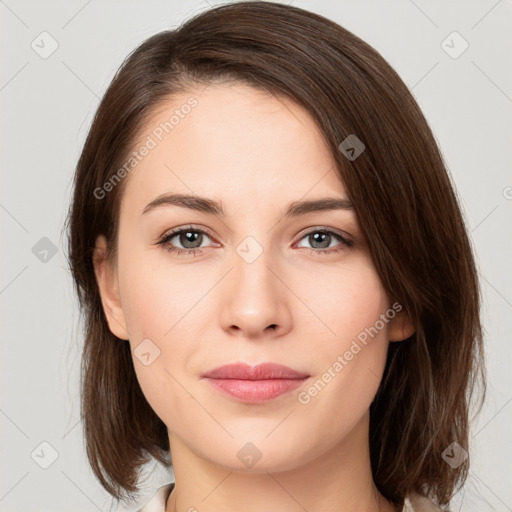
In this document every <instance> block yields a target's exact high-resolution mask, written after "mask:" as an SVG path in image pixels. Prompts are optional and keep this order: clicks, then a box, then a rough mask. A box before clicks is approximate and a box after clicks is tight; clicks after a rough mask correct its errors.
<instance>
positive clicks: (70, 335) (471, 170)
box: [0, 0, 512, 512]
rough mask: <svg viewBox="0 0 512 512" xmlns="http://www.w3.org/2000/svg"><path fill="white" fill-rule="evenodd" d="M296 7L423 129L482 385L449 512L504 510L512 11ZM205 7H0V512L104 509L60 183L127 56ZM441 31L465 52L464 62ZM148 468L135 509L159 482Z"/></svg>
mask: <svg viewBox="0 0 512 512" xmlns="http://www.w3.org/2000/svg"><path fill="white" fill-rule="evenodd" d="M293 3H294V5H297V6H299V7H304V8H306V9H310V10H312V11H315V12H318V13H320V14H323V15H326V16H327V17H329V18H331V19H333V20H335V21H337V22H338V23H340V24H341V25H342V26H344V27H346V28H347V29H349V30H351V31H352V32H354V33H355V34H356V35H358V36H359V37H361V38H363V39H364V40H366V41H367V42H368V43H370V44H371V45H372V46H374V47H375V48H376V49H377V50H378V51H379V52H380V53H381V54H382V55H383V56H384V57H385V58H386V59H387V60H388V62H389V63H390V64H391V65H392V66H393V67H394V68H395V69H396V70H397V72H398V73H399V74H400V76H401V77H402V79H403V80H404V81H405V83H406V84H407V85H408V86H409V88H410V89H411V90H412V92H413V94H414V95H415V97H416V99H417V101H418V103H419V104H420V107H421V108H422V109H423V112H424V113H425V116H426V117H427V119H428V121H429V123H430V124H431V126H432V128H433V131H434V133H435V136H436V139H437V140H438V143H439V145H440V148H441V150H442V153H443V155H444V158H445V160H446V163H447V165H448V167H449V169H450V172H451V174H452V176H453V179H454V181H455V183H456V187H457V191H458V194H459V197H460V200H461V202H462V206H463V209H464V214H465V216H466V219H467V223H468V226H469V231H470V232H471V238H472V241H473V244H474V247H475V251H476V255H477V260H478V265H479V273H480V276H481V281H482V289H483V295H484V308H483V319H484V325H485V334H486V347H487V361H488V372H489V395H488V400H487V402H486V405H485V407H484V410H483V412H482V414H481V416H480V417H479V418H478V420H477V421H476V422H475V423H474V425H473V433H472V434H473V436H472V440H473V446H472V452H471V454H472V457H473V464H472V470H471V474H470V478H469V480H468V483H467V485H466V486H465V488H464V489H463V491H462V492H460V493H459V494H458V495H457V496H456V498H455V500H454V502H453V507H452V510H465V511H475V512H476V511H478V512H482V511H487V510H496V511H511V510H512V486H510V471H511V470H510V460H511V458H512V444H511V440H510V425H511V418H512V405H511V404H510V402H511V400H512V387H511V371H510V368H511V364H512V349H511V345H510V335H509V324H508V320H509V318H510V317H511V315H512V277H511V272H510V271H509V262H510V254H511V252H512V251H511V249H512V241H511V238H512V237H511V220H512V172H511V166H510V164H511V154H510V148H511V147H512V140H511V139H512V137H511V132H512V124H511V122H510V121H511V118H512V69H511V67H510V62H512V61H511V59H510V57H511V55H512V40H511V38H512V36H511V23H512V2H511V0H500V1H496V0H485V1H484V0H481V1H472V2H469V1H449V2H448V1H436V2H434V1H430V2H429V1H426V0H414V1H413V0H396V1H392V2H382V1H377V0H375V1H359V2H350V1H341V2H334V1H332V0H330V1H318V2H303V1H299V0H295V1H294V2H293ZM214 4H215V2H213V1H209V2H205V1H201V2H199V1H197V2H186V3H185V2H177V1H171V0H167V1H145V2H143V1H127V0H124V1H122V2H121V1H118V2H114V1H106V0H101V1H100V0H89V1H85V0H80V1H75V0H73V1H69V0H68V1H66V2H65V1H59V2H58V1H37V2H36V1H22V0H17V1H16V0H5V1H3V0H0V16H1V34H0V37H1V50H0V51H1V53H2V56H1V66H0V70H1V76H0V102H1V130H2V132H1V137H0V145H1V155H2V165H1V188H0V228H1V236H2V251H1V255H2V259H1V267H0V272H1V273H0V311H1V321H2V324H1V329H2V330H1V333H2V335H1V344H2V357H1V360H0V379H1V393H0V450H1V469H0V510H1V511H10V512H15V511H22V510H23V511H24V512H30V511H38V512H41V511H50V510H51V511H52V512H59V511H67V510H69V509H70V508H72V509H73V510H74V511H76V512H80V511H95V510H102V511H103V510H109V509H110V508H111V505H112V502H111V500H110V499H109V496H108V495H107V494H106V493H105V492H104V491H103V490H102V488H101V487H100V486H99V484H98V483H97V482H96V480H95V479H94V478H93V476H92V473H91V470H90V469H89V467H88V464H87V461H86V458H85V452H84V446H83V440H82V431H81V423H80V416H79V396H78V392H77V390H78V380H77V379H78V374H79V364H80V351H81V345H82V340H81V335H80V325H79V319H78V315H77V304H76V300H75V298H74V295H73V289H72V282H71V278H70V275H69V272H68V271H67V262H66V258H65V245H64V241H65V238H64V237H63V236H62V233H61V230H62V226H63V223H64V220H65V216H66V212H67V208H68V204H69V198H70V193H71V179H72V175H73V170H74V166H75V164H76V161H77V158H78V156H79V152H80V150H81V147H82V144H83V142H84V140H85V136H86V133H87V130H88V127H89V125H90V122H91V120H92V116H93V114H94V112H95V109H96V107H97V105H98V103H99V98H100V97H101V96H102V94H103V92H104V91H105V89H106V87H107V85H108V83H109V82H110V80H111V78H112V77H113V74H114V72H115V70H116V69H117V68H118V66H119V65H120V64H121V62H122V60H123V59H124V57H125V56H126V55H127V54H128V53H129V51H131V50H132V49H133V48H135V47H136V46H137V45H139V44H140V43H141V42H142V41H143V40H144V39H146V38H147V37H149V36H150V35H152V34H154V33H156V32H159V31H161V30H164V29H167V28H171V27H174V26H176V25H177V24H178V23H180V22H181V21H182V20H184V19H185V18H187V17H188V16H190V15H191V14H193V13H195V12H198V11H202V10H204V9H206V8H208V7H209V5H214ZM453 31H457V32H458V33H459V34H460V35H461V36H462V38H464V40H465V41H467V43H468V44H469V47H468V48H467V50H466V51H464V52H463V53H462V54H461V55H456V54H458V52H459V51H460V50H461V49H462V48H463V46H462V45H463V44H464V43H463V41H462V40H460V39H457V36H453V35H451V34H452V32H453ZM42 32H47V33H48V34H49V35H41V33H42ZM447 38H448V39H447ZM445 40H446V42H445V43H443V41H445ZM452 41H453V42H452ZM52 44H53V45H55V44H58V47H57V49H56V50H55V51H54V52H53V53H52V54H51V55H45V52H49V51H50V50H52ZM447 45H449V46H452V48H451V49H449V48H448V46H447ZM450 52H451V54H452V55H450V54H449V53H450ZM43 57H46V58H43ZM455 57H456V58H455ZM54 252H55V254H54ZM41 443H48V444H43V445H41ZM54 459H55V460H54ZM44 466H48V467H47V468H46V469H45V468H44ZM151 469H152V468H148V474H151V478H152V479H151V480H149V481H148V497H149V495H150V494H151V492H153V491H154V489H155V488H156V487H157V486H158V485H162V484H163V483H166V482H168V481H171V480H172V475H170V474H165V473H163V472H162V471H159V470H158V468H157V470H156V471H151ZM119 510H125V509H121V508H119ZM126 510H127V509H126Z"/></svg>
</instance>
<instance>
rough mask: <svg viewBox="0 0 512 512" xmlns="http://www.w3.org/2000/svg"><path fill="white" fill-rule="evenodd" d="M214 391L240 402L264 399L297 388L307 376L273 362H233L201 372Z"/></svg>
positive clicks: (261, 400)
mask: <svg viewBox="0 0 512 512" xmlns="http://www.w3.org/2000/svg"><path fill="white" fill-rule="evenodd" d="M202 377H203V378H204V379H206V380H207V381H208V382H209V383H210V384H211V385H212V386H213V387H214V388H215V389H216V390H217V391H220V392H222V393H224V394H227V395H229V396H231V397H234V398H236V399H238V400H241V401H243V402H252V403H256V402H265V401H268V400H272V399H274V398H277V397H278V396H280V395H282V394H284V393H288V392H290V391H293V390H294V389H296V388H298V387H299V386H300V385H301V384H302V383H303V382H304V381H305V380H307V379H308V378H309V377H310V375H309V374H306V373H303V372H299V371H296V370H293V369H292V368H289V367H287V366H283V365H280V364H275V363H262V364H258V365H256V366H250V365H248V364H245V363H235V364H228V365H224V366H220V367H218V368H215V369H214V370H211V371H209V372H207V373H205V374H204V375H202Z"/></svg>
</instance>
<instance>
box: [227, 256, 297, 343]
mask: <svg viewBox="0 0 512 512" xmlns="http://www.w3.org/2000/svg"><path fill="white" fill-rule="evenodd" d="M240 254H242V256H240ZM240 254H239V253H238V252H235V253H234V254H233V259H232V261H233V266H232V269H231V271H230V272H229V274H228V275H227V276H226V283H225V285H224V287H223V289H222V294H223V297H222V298H221V304H222V306H221V307H222V311H221V315H220V321H221V324H222V328H223V329H225V330H226V331H228V332H229V333H230V334H231V335H233V336H238V337H240V338H247V339H251V340H256V339H265V338H269V337H278V336H282V335H283V334H285V333H286V332H287V331H289V330H290V328H291V311H290V309H289V307H290V304H289V299H290V294H291V291H290V290H289V289H288V288H287V286H286V284H285V283H286V276H285V274H286V272H285V271H284V270H283V268H282V266H280V265H279V261H278V258H273V257H272V251H270V250H268V251H263V252H262V253H261V254H260V255H259V256H258V257H257V258H256V259H255V260H254V261H251V258H247V257H246V255H245V254H243V253H242V252H241V253H240Z"/></svg>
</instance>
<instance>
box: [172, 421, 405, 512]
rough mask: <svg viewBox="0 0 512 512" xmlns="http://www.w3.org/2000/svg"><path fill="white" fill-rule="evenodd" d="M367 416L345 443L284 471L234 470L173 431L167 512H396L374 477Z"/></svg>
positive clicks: (254, 468) (255, 468) (344, 440)
mask: <svg viewBox="0 0 512 512" xmlns="http://www.w3.org/2000/svg"><path fill="white" fill-rule="evenodd" d="M367 434H368V416H364V417H363V418H362V420H361V421H360V423H359V424H357V425H356V426H355V428H354V429H353V430H352V432H351V433H350V434H349V435H348V436H347V437H346V438H344V439H343V442H341V443H339V444H338V445H337V446H334V447H333V448H332V449H330V450H328V451H327V452H325V453H323V454H322V455H320V456H319V457H317V458H315V459H313V460H311V461H310V462H309V463H307V464H304V465H302V466H300V467H296V468H293V469H291V470H287V471H282V472H268V471H263V472H258V470H257V464H255V466H254V467H253V468H252V469H251V470H249V471H248V472H245V473H240V472H234V471H231V470H228V469H226V468H223V467H221V466H218V465H216V464H213V463H212V462H211V461H208V460H205V459H203V458H201V457H199V456H197V455H196V454H194V453H193V452H192V451H191V450H190V449H189V447H188V446H186V445H185V444H183V443H182V441H181V440H180V439H179V438H177V437H176V436H174V435H173V434H172V433H169V439H170V444H171V452H172V459H173V464H174V474H175V478H176V485H175V488H174V489H173V491H172V493H171V495H170V496H169V499H168V500H167V506H166V509H165V510H166V512H189V511H190V512H192V511H196V510H197V511H203V510H204V511H215V512H224V511H225V512H228V511H233V510H243V511H244V512H260V511H261V510H265V511H274V510H279V511H280V512H301V511H305V510H306V511H308V512H345V511H346V512H396V511H397V510H398V509H397V508H395V506H394V505H393V504H392V503H391V502H389V501H388V500H386V498H385V497H384V496H382V494H380V493H379V491H378V489H377V488H376V487H375V484H374V482H373V479H372V474H371V468H370V458H369V446H368V439H367Z"/></svg>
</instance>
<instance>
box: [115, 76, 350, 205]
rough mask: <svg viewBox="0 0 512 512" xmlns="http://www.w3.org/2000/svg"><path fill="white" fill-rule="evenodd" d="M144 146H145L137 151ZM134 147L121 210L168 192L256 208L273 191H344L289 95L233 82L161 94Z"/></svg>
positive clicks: (293, 195) (318, 137)
mask: <svg viewBox="0 0 512 512" xmlns="http://www.w3.org/2000/svg"><path fill="white" fill-rule="evenodd" d="M144 145H145V146H147V147H149V148H150V149H149V150H145V151H141V149H142V147H143V146H144ZM134 146H135V147H134V148H133V149H134V151H135V152H136V153H139V155H138V158H139V160H138V161H137V163H136V165H135V166H134V168H133V170H132V171H131V172H130V174H129V177H128V183H127V184H126V189H125V191H124V196H126V197H123V200H122V203H123V204H124V207H125V208H128V207H129V208H130V209H132V208H137V209H141V208H143V207H144V206H145V205H146V204H147V203H148V202H149V201H151V200H152V199H154V197H156V196H158V195H159V194H162V193H168V192H186V193H191V194H198V195H206V196H208V197H212V198H218V199H222V201H223V202H224V203H229V202H230V200H233V201H236V202H240V201H242V200H243V201H244V204H246V205H247V206H249V205H250V204H251V200H253V201H259V206H260V207H261V206H263V205H262V203H261V201H262V200H263V199H265V198H268V199H269V204H268V205H267V206H270V203H271V202H272V201H274V202H275V199H276V198H277V197H278V196H279V197H280V198H282V199H283V200H285V199H286V197H289V198H290V200H296V199H300V198H302V197H303V196H305V195H306V194H308V193H311V194H312V195H314V196H318V195H321V194H322V193H326V192H327V193H329V194H330V195H331V196H332V195H333V194H335V195H346V194H344V188H343V185H342V183H341V181H340V178H339V176H338V174H337V172H335V162H334V159H333V157H332V154H331V152H330V150H329V148H328V146H327V144H326V142H325V140H324V138H323V136H322V133H321V131H320V130H319V128H318V126H317V125H316V123H315V122H314V120H313V118H312V117H311V115H310V114H309V113H308V112H307V111H306V110H305V109H303V108H302V107H301V106H299V105H297V104H296V103H294V102H293V101H292V100H290V99H289V98H286V97H284V96H275V95H272V94H270V93H269V92H267V91H264V90H262V89H256V88H254V87H251V86H248V85H244V84H240V83H228V84H215V85H208V86H204V85H203V86H195V87H191V88H190V90H188V91H186V92H182V93H179V94H175V95H173V96H172V97H169V98H167V99H166V100H165V101H163V102H162V103H160V104H159V105H158V106H157V107H156V108H155V109H154V110H153V112H152V114H151V115H150V116H149V117H148V118H147V119H146V121H145V123H144V126H143V128H142V129H141V130H140V133H139V135H138V138H137V143H136V144H135V145H134ZM142 152H144V153H145V155H144V156H142V157H140V153H142ZM230 198H231V199H230ZM270 198H273V199H272V201H270ZM142 203H144V204H142ZM256 206H257V205H256ZM228 213H229V212H228Z"/></svg>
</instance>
